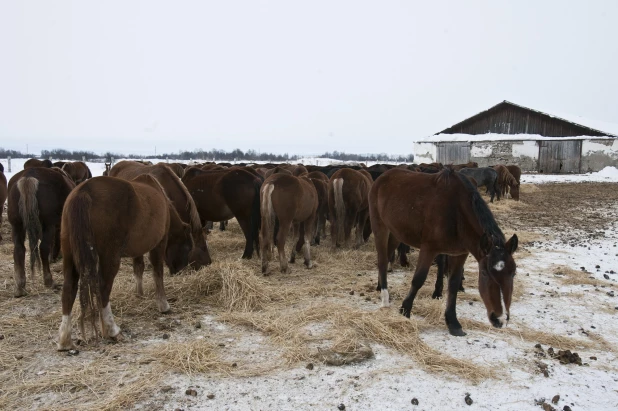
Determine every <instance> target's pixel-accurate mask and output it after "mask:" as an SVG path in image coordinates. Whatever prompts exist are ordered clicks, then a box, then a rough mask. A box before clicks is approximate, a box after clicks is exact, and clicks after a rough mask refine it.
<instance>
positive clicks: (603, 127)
mask: <svg viewBox="0 0 618 411" xmlns="http://www.w3.org/2000/svg"><path fill="white" fill-rule="evenodd" d="M504 106H511V107H517V108H520V109H523V110H527V111H530V112H533V113H536V114H540V115H542V116H547V117H550V118H554V119H556V120H560V121H564V122H565V123H569V124H573V125H576V126H578V127H583V128H585V129H588V130H590V131H592V132H594V133H596V134H599V133H600V134H602V135H605V136H611V137H618V125H617V124H612V123H606V122H602V121H598V120H589V119H585V118H583V117H579V116H573V115H567V114H560V115H557V114H552V113H548V112H544V111H540V110H535V109H532V108H529V107H525V106H522V105H519V104H515V103H512V102H510V101H507V100H504V101H502V102H500V103H498V104H496V105H495V106H492V107H490V108H488V109H487V110H484V111H481V112H480V113H477V114H475V115H473V116H472V117H468V118H467V119H465V120H463V121H460V122H459V123H457V124H454V125H452V126H451V127H448V128H445V129H444V130H442V131H438V132H437V133H435V134H434V135H438V134H443V133H444V134H447V133H452V132H453V131H454V130H457V129H458V128H459V127H461V126H463V125H465V124H466V123H468V122H472V121H475V120H477V119H478V118H480V117H483V116H485V115H486V114H488V113H490V112H492V111H494V110H497V109H500V108H502V107H504Z"/></svg>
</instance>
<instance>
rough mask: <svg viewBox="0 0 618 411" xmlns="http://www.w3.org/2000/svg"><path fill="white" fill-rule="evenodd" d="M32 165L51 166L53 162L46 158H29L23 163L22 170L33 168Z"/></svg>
mask: <svg viewBox="0 0 618 411" xmlns="http://www.w3.org/2000/svg"><path fill="white" fill-rule="evenodd" d="M33 167H45V168H52V167H53V164H52V162H51V160H47V159H45V160H39V159H38V158H31V159H30V160H28V161H26V162H25V163H24V170H25V169H27V168H33Z"/></svg>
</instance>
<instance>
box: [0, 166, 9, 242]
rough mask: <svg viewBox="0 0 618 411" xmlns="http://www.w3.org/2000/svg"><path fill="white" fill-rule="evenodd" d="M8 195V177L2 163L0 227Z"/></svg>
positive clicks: (0, 168) (0, 171)
mask: <svg viewBox="0 0 618 411" xmlns="http://www.w3.org/2000/svg"><path fill="white" fill-rule="evenodd" d="M7 195H8V189H7V187H6V176H5V175H4V166H3V165H2V163H0V227H1V226H2V214H4V202H5V201H6V197H7ZM0 241H2V232H0Z"/></svg>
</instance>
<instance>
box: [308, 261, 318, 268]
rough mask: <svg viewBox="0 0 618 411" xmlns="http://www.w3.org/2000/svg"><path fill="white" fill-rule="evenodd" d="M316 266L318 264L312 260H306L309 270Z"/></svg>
mask: <svg viewBox="0 0 618 411" xmlns="http://www.w3.org/2000/svg"><path fill="white" fill-rule="evenodd" d="M315 266H317V264H315V263H312V262H311V261H309V262H308V263H307V262H306V261H305V268H307V270H311V269H312V268H313V267H315Z"/></svg>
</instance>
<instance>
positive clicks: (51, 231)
mask: <svg viewBox="0 0 618 411" xmlns="http://www.w3.org/2000/svg"><path fill="white" fill-rule="evenodd" d="M55 236H56V226H55V225H54V226H50V227H45V228H44V229H43V235H42V236H41V244H40V245H39V249H40V251H41V263H42V265H43V283H44V284H45V287H47V288H55V287H56V284H55V283H54V279H53V278H52V273H51V270H50V269H49V257H50V256H51V250H52V246H53V243H54V237H55Z"/></svg>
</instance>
